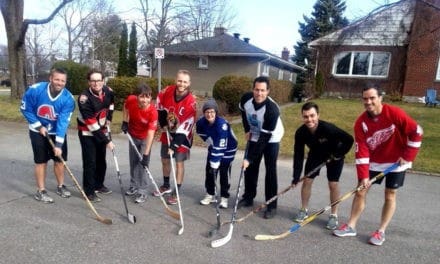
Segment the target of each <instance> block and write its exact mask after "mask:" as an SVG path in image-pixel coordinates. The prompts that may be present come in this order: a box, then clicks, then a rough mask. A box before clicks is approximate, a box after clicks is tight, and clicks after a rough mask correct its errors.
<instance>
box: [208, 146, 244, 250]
mask: <svg viewBox="0 0 440 264" xmlns="http://www.w3.org/2000/svg"><path fill="white" fill-rule="evenodd" d="M248 148H249V141H248V143H247V144H246V150H245V152H244V158H243V159H246V157H247V151H248ZM244 170H245V169H244V168H243V167H241V171H240V177H239V178H238V187H237V193H236V194H235V205H234V210H233V211H232V215H231V221H230V222H231V224H230V225H229V231H228V234H227V235H226V236H224V237H222V238H219V239H217V240H214V241H211V247H213V248H216V247H221V246H223V245H225V244H226V243H228V242H229V240H231V238H232V231H233V230H234V222H235V217H236V215H237V207H238V197H239V195H240V189H241V181H242V179H243V175H244Z"/></svg>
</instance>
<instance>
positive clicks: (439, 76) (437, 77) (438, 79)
mask: <svg viewBox="0 0 440 264" xmlns="http://www.w3.org/2000/svg"><path fill="white" fill-rule="evenodd" d="M435 79H436V80H437V81H440V57H439V58H438V63H437V75H436V77H435Z"/></svg>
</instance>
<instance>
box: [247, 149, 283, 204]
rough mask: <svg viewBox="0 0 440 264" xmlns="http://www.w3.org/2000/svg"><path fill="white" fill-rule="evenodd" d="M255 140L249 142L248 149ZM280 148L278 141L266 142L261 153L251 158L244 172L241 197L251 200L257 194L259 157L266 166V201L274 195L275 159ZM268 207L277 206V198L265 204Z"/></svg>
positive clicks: (276, 190) (275, 191) (275, 180)
mask: <svg viewBox="0 0 440 264" xmlns="http://www.w3.org/2000/svg"><path fill="white" fill-rule="evenodd" d="M256 144H257V143H256V142H249V150H248V151H252V150H253V149H254V148H255V146H256ZM279 149H280V144H279V143H268V144H267V145H266V147H265V148H264V150H263V153H262V155H259V156H258V157H257V158H256V159H255V160H252V162H251V164H250V165H249V167H248V168H247V169H246V171H245V172H244V194H243V198H244V199H246V200H247V201H253V200H254V198H255V196H256V195H257V183H258V173H259V170H260V163H261V159H262V158H263V157H264V165H265V167H266V178H265V181H264V191H265V196H266V201H267V200H269V199H270V198H272V197H274V196H275V195H276V194H277V192H278V179H277V160H278V152H279ZM267 208H268V209H275V208H277V200H275V201H273V202H272V203H270V204H269V205H268V206H267Z"/></svg>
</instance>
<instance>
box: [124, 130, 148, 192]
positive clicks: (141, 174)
mask: <svg viewBox="0 0 440 264" xmlns="http://www.w3.org/2000/svg"><path fill="white" fill-rule="evenodd" d="M132 138H133V142H134V144H135V145H136V148H137V150H138V151H139V153H141V155H142V154H143V153H144V151H145V140H141V139H138V138H135V137H132ZM128 157H129V159H130V187H133V188H135V189H137V190H138V193H139V194H144V195H146V194H147V184H148V183H147V174H146V172H145V169H144V167H143V166H142V164H141V163H140V160H139V156H138V155H137V153H136V151H135V150H134V149H133V146H131V145H129V151H128Z"/></svg>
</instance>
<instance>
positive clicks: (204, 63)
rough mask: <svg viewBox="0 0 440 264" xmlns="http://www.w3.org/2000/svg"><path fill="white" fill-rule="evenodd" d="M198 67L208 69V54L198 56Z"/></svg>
mask: <svg viewBox="0 0 440 264" xmlns="http://www.w3.org/2000/svg"><path fill="white" fill-rule="evenodd" d="M199 69H208V56H201V57H199Z"/></svg>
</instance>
